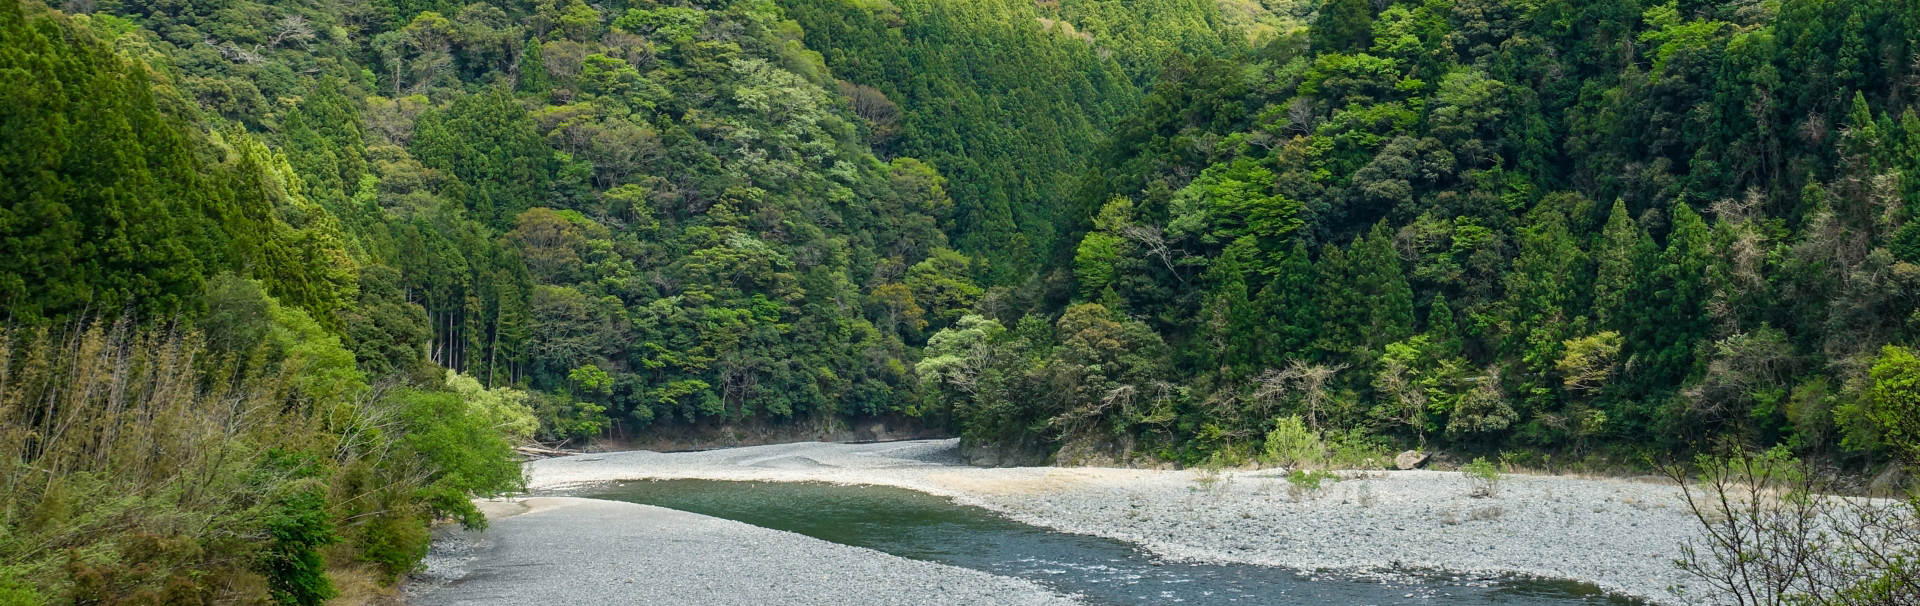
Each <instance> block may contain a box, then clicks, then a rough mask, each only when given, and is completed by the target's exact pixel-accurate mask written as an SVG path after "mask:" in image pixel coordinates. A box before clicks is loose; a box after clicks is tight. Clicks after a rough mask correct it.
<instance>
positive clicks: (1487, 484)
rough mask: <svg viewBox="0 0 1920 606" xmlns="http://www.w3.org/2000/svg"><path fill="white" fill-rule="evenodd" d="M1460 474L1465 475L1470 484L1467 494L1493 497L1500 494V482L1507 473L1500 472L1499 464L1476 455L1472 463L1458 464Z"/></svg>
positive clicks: (1504, 478)
mask: <svg viewBox="0 0 1920 606" xmlns="http://www.w3.org/2000/svg"><path fill="white" fill-rule="evenodd" d="M1460 475H1462V476H1466V478H1467V481H1468V482H1469V483H1470V484H1471V485H1472V489H1471V490H1470V491H1469V494H1472V495H1473V496H1475V497H1493V496H1498V495H1499V494H1500V483H1501V482H1504V481H1506V479H1507V475H1506V474H1504V473H1501V472H1500V468H1499V466H1496V465H1494V464H1493V463H1489V462H1487V459H1486V457H1478V458H1475V459H1474V460H1473V462H1472V463H1468V464H1466V465H1461V466H1460Z"/></svg>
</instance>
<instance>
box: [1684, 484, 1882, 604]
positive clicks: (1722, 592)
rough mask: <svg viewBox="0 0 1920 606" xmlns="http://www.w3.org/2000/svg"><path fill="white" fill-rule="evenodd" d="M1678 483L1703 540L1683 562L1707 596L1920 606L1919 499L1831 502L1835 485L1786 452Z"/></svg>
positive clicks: (1689, 546)
mask: <svg viewBox="0 0 1920 606" xmlns="http://www.w3.org/2000/svg"><path fill="white" fill-rule="evenodd" d="M1698 467H1699V472H1700V473H1699V477H1698V479H1697V482H1696V479H1695V478H1694V477H1691V475H1690V474H1688V473H1687V472H1686V471H1685V470H1682V469H1681V468H1679V467H1678V466H1670V467H1668V468H1667V469H1666V473H1667V475H1668V476H1669V477H1671V478H1673V479H1674V480H1675V481H1676V482H1679V484H1680V486H1681V489H1682V491H1683V495H1684V496H1685V498H1686V502H1687V508H1688V510H1689V511H1690V512H1691V513H1692V514H1693V516H1694V519H1695V520H1697V521H1698V522H1699V523H1700V529H1701V531H1702V536H1701V538H1698V539H1694V540H1689V541H1688V542H1687V543H1685V544H1684V545H1683V546H1682V548H1681V557H1680V558H1679V559H1678V560H1676V562H1675V564H1676V565H1677V566H1678V567H1679V568H1680V569H1681V570H1683V571H1686V572H1688V573H1690V574H1692V575H1693V576H1694V577H1696V578H1698V579H1700V580H1701V581H1703V582H1704V584H1705V589H1704V591H1702V592H1701V593H1702V594H1704V595H1700V596H1698V597H1701V598H1705V599H1708V600H1712V601H1718V602H1723V603H1732V604H1737V605H1740V606H1749V605H1754V606H1762V605H1764V606H1774V605H1781V606H1784V605H1789V604H1793V605H1800V604H1815V605H1826V604H1844V605H1856V604H1857V605H1882V604H1884V605H1889V606H1891V605H1895V604H1916V603H1920V569H1916V568H1915V566H1914V562H1916V561H1920V497H1910V498H1908V499H1907V500H1904V501H1902V500H1893V499H1871V498H1862V497H1843V496H1832V494H1831V489H1832V488H1833V486H1832V483H1831V481H1830V480H1826V479H1822V478H1820V477H1818V476H1817V475H1816V474H1813V473H1809V470H1808V469H1807V466H1806V465H1804V464H1802V463H1800V462H1798V461H1795V460H1793V459H1791V458H1788V457H1786V456H1784V455H1782V454H1777V453H1769V454H1765V455H1757V456H1753V455H1741V456H1735V457H1732V458H1728V459H1716V458H1707V457H1703V458H1702V459H1701V460H1700V462H1699V464H1698Z"/></svg>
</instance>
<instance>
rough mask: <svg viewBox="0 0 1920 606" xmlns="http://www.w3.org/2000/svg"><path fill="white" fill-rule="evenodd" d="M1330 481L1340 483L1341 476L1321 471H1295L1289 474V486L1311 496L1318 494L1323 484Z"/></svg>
mask: <svg viewBox="0 0 1920 606" xmlns="http://www.w3.org/2000/svg"><path fill="white" fill-rule="evenodd" d="M1328 480H1332V481H1335V482H1338V481H1340V476H1339V474H1335V473H1333V472H1331V471H1326V470H1321V469H1315V470H1312V471H1307V470H1304V469H1295V470H1293V471H1291V472H1288V473H1287V484H1288V485H1290V486H1292V487H1293V488H1295V489H1298V490H1300V491H1302V492H1305V493H1307V494H1310V495H1311V494H1318V493H1319V492H1320V491H1321V490H1322V489H1323V486H1322V484H1323V483H1325V482H1326V481H1328Z"/></svg>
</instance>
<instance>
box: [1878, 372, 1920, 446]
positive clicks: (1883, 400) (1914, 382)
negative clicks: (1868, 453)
mask: <svg viewBox="0 0 1920 606" xmlns="http://www.w3.org/2000/svg"><path fill="white" fill-rule="evenodd" d="M1872 376H1873V390H1872V392H1871V398H1872V408H1871V412H1870V413H1869V415H1868V416H1869V417H1870V418H1872V419H1873V421H1874V422H1876V423H1878V424H1879V425H1880V430H1881V432H1882V434H1881V435H1882V441H1883V443H1884V444H1886V446H1887V448H1889V449H1891V450H1892V451H1893V452H1894V454H1896V455H1897V456H1899V457H1901V458H1903V459H1906V460H1907V461H1909V462H1912V461H1920V357H1916V356H1914V355H1913V352H1912V351H1911V350H1909V349H1907V348H1905V347H1899V346H1894V345H1888V346H1886V347H1883V348H1881V349H1880V359H1879V360H1878V361H1876V362H1874V364H1873V371H1872Z"/></svg>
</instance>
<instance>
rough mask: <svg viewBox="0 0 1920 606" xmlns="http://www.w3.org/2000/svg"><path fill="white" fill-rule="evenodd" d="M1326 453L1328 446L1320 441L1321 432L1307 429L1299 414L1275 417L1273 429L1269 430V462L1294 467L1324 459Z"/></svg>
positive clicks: (1267, 453)
mask: <svg viewBox="0 0 1920 606" xmlns="http://www.w3.org/2000/svg"><path fill="white" fill-rule="evenodd" d="M1326 453H1327V447H1326V444H1324V443H1322V442H1321V441H1320V433H1319V432H1316V431H1313V430H1310V429H1307V426H1306V424H1305V423H1302V422H1301V421H1300V417H1299V416H1297V415H1295V416H1286V417H1280V418H1279V419H1275V420H1274V423H1273V431H1269V432H1267V445H1266V457H1267V462H1269V463H1273V464H1275V465H1281V466H1285V467H1293V466H1295V465H1300V464H1303V463H1307V462H1312V461H1321V460H1324V459H1325V457H1326Z"/></svg>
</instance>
